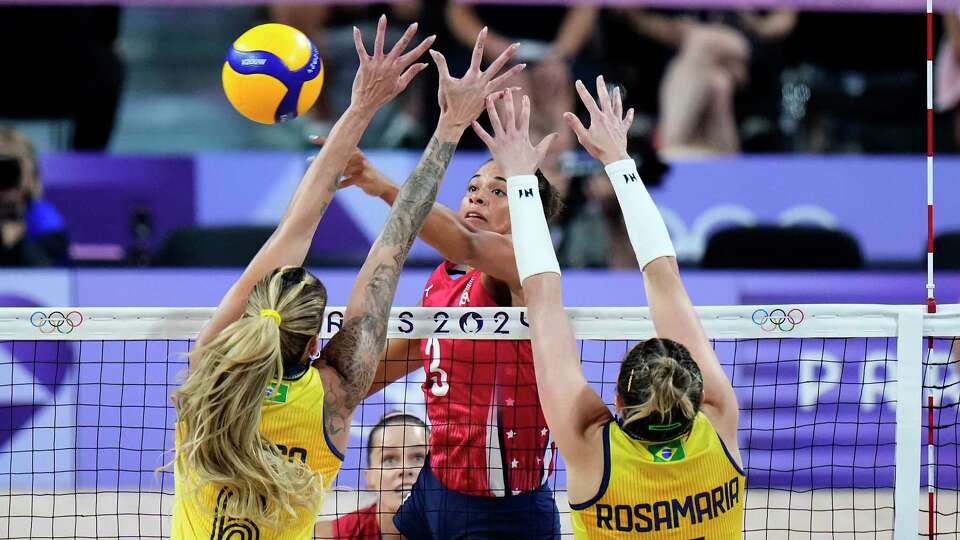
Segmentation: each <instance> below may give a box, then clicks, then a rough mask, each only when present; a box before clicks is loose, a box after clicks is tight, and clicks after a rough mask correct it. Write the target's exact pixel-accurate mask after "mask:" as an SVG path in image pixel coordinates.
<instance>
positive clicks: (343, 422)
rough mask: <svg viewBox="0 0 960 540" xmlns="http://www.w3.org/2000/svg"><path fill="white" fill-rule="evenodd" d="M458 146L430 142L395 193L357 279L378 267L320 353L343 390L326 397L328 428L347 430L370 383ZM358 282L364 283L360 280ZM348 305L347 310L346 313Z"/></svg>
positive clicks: (449, 143)
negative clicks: (412, 255)
mask: <svg viewBox="0 0 960 540" xmlns="http://www.w3.org/2000/svg"><path fill="white" fill-rule="evenodd" d="M456 146H457V145H456V144H455V143H452V142H441V141H438V140H437V138H436V137H434V138H432V139H431V140H430V144H428V145H427V149H426V150H424V153H423V156H422V157H421V158H420V162H419V163H418V164H417V168H416V169H414V170H413V172H412V173H411V174H410V177H409V178H407V181H406V182H404V184H403V186H402V187H401V188H400V192H399V193H398V194H397V198H396V201H395V202H394V204H393V207H392V209H391V211H390V216H389V217H388V218H387V223H386V224H385V225H384V227H383V232H381V233H380V237H379V238H378V239H377V241H376V242H375V243H374V248H373V249H372V250H371V251H370V255H368V256H367V261H366V263H364V267H363V269H361V271H360V275H361V276H364V275H366V274H367V272H368V271H369V265H373V264H376V267H375V268H374V269H373V271H372V272H369V277H368V278H367V282H366V283H365V284H361V285H363V286H364V287H365V290H364V294H363V296H362V298H360V299H358V300H357V301H358V302H359V303H360V307H359V309H355V310H351V311H355V312H356V314H355V315H353V316H351V318H350V319H349V320H347V321H346V322H344V325H343V328H342V329H341V330H340V331H339V332H338V333H337V335H335V336H334V337H333V338H331V340H330V342H329V343H328V344H327V346H326V347H324V348H323V351H322V353H321V358H322V360H323V361H325V362H326V364H327V365H329V366H330V367H332V368H333V369H335V370H336V371H337V372H338V373H339V374H340V377H341V378H342V391H338V392H330V393H329V394H328V395H329V399H328V400H327V406H328V409H327V413H326V417H327V419H328V420H327V429H328V430H330V433H331V434H335V433H336V431H335V430H343V429H347V428H349V427H350V417H351V416H352V414H353V410H354V409H355V408H356V406H357V405H358V404H359V403H360V400H362V399H363V397H364V396H365V395H366V393H367V390H368V389H369V388H370V385H371V384H372V383H373V377H374V375H375V374H376V371H377V365H378V364H379V362H380V360H381V356H382V355H383V352H384V347H385V346H386V341H387V321H388V319H389V316H390V307H391V304H392V303H393V297H394V293H396V290H397V281H398V279H399V277H400V271H401V270H402V269H403V263H404V261H406V258H407V254H408V253H409V252H410V247H411V246H412V245H413V241H414V239H415V238H416V237H417V233H419V232H420V227H421V226H422V225H423V222H424V221H425V220H426V219H427V215H429V214H430V210H431V209H432V208H433V203H434V202H435V201H436V198H437V191H438V190H439V186H440V180H441V179H442V178H443V175H444V173H445V172H446V170H447V165H448V164H449V163H450V160H451V159H452V158H453V153H454V150H455V149H456ZM361 279H362V278H361ZM350 307H351V306H348V310H350Z"/></svg>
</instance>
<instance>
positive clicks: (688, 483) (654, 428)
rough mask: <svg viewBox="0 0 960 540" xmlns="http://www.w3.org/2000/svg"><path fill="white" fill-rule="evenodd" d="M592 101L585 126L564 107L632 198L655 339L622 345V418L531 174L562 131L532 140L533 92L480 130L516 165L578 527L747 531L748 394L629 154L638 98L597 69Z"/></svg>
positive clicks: (516, 221)
mask: <svg viewBox="0 0 960 540" xmlns="http://www.w3.org/2000/svg"><path fill="white" fill-rule="evenodd" d="M576 86H577V92H578V93H579V94H580V97H581V99H582V100H583V103H584V105H586V108H587V110H588V111H589V112H590V127H589V129H587V128H584V127H583V125H582V124H581V123H580V121H579V120H578V119H577V118H576V116H574V115H573V114H571V113H567V114H566V115H565V119H566V121H567V123H568V124H569V125H570V127H571V128H573V130H574V132H575V133H576V135H577V138H578V139H579V141H580V144H581V145H583V146H584V147H585V148H586V149H587V151H588V152H589V153H590V155H592V156H593V157H594V158H596V159H598V160H600V161H602V162H603V164H604V166H605V168H606V171H607V174H608V175H609V177H610V180H611V181H612V182H613V185H614V189H615V191H616V194H617V198H618V199H619V201H620V205H621V208H622V209H623V214H624V220H625V222H626V224H627V230H628V233H629V235H630V240H631V243H632V245H633V248H634V251H635V253H636V256H637V260H638V262H639V263H640V268H641V269H642V270H643V278H644V287H645V289H646V291H647V297H648V299H649V303H650V312H651V315H652V318H653V322H654V326H655V327H656V330H657V335H658V336H659V337H658V338H653V339H649V340H646V341H644V342H641V343H639V344H638V345H637V346H635V347H634V348H633V349H632V350H631V351H630V352H628V353H627V355H626V356H625V357H624V359H623V362H622V364H621V366H620V372H619V375H618V377H617V396H616V409H617V412H618V413H619V418H614V417H612V415H611V413H610V411H609V409H607V407H606V405H605V404H604V403H603V401H601V399H600V396H599V395H597V393H596V392H595V391H594V390H593V389H592V388H591V387H590V385H589V384H588V383H587V380H586V378H585V377H584V375H583V372H582V371H581V367H580V356H579V354H578V349H577V346H576V341H575V339H574V334H573V329H572V326H571V324H570V322H569V320H568V319H567V317H566V315H565V313H564V311H563V304H562V300H561V288H560V287H561V285H560V267H559V264H558V263H557V258H556V254H555V253H554V251H553V245H552V243H551V241H550V234H549V231H548V230H547V224H546V220H545V219H544V214H543V208H542V206H541V204H540V201H539V200H538V197H537V196H536V195H537V189H536V186H537V181H536V177H535V176H533V171H535V170H536V168H537V164H538V163H539V162H540V160H542V159H543V156H544V155H545V153H546V150H547V148H548V147H549V144H550V142H551V137H547V138H545V139H544V140H543V141H541V142H540V144H538V145H537V146H536V147H534V146H533V145H532V144H531V143H530V140H529V121H530V102H529V99H528V98H527V97H526V96H525V97H524V98H523V103H522V106H521V108H520V111H519V114H517V113H516V112H515V107H514V103H513V98H512V96H511V95H507V96H505V98H504V99H505V103H504V107H503V114H502V115H498V114H497V111H496V109H495V108H494V107H493V104H492V103H491V102H489V101H488V104H487V113H488V115H489V116H490V121H491V125H492V127H493V131H494V134H493V136H491V135H489V134H488V133H486V132H485V131H484V130H483V129H482V128H481V127H480V126H479V124H477V123H474V129H475V130H476V131H477V134H478V135H479V136H480V138H481V139H483V141H484V142H485V143H486V144H487V146H488V147H489V148H490V152H491V153H492V154H493V157H494V159H495V160H496V161H497V162H498V163H499V164H500V167H501V169H502V170H503V172H504V174H505V175H506V176H507V177H508V178H507V184H508V198H509V205H510V219H511V221H512V223H513V241H514V245H515V246H516V249H515V250H514V253H515V254H516V259H517V270H518V272H519V274H520V280H521V283H522V284H523V292H524V297H525V298H526V300H527V306H528V313H529V316H530V334H531V338H532V341H533V358H534V365H535V368H536V376H537V389H538V392H539V394H540V400H541V402H542V404H543V411H544V415H545V416H546V419H547V423H548V424H549V426H550V429H551V430H552V431H553V436H554V438H555V439H556V441H557V446H558V447H559V449H560V453H561V455H562V456H563V458H564V460H565V461H566V464H567V488H568V493H569V498H570V507H571V509H572V518H571V519H572V521H573V529H574V534H575V536H576V538H580V539H587V538H634V537H637V536H638V535H647V536H649V537H651V538H658V539H682V540H689V539H691V538H710V539H711V540H712V539H734V538H740V537H741V536H742V532H743V500H744V488H745V480H746V479H745V476H744V473H743V470H742V466H741V461H740V451H739V448H738V446H737V417H738V408H737V399H736V396H735V395H734V393H733V387H732V386H731V384H730V381H729V380H728V379H727V377H726V375H725V374H724V372H723V369H722V368H721V367H720V363H719V361H718V360H717V357H716V355H715V354H714V351H713V349H712V348H711V347H710V342H709V341H708V340H707V337H706V335H705V333H704V331H703V327H702V326H701V325H700V321H699V319H698V318H697V315H696V313H695V312H694V309H693V305H692V304H691V303H690V299H689V298H688V296H687V293H686V290H685V289H684V287H683V283H682V282H681V280H680V274H679V270H678V268H677V262H676V255H675V252H674V249H673V245H672V244H671V242H670V237H669V236H668V235H667V229H666V226H665V225H664V223H663V219H662V218H661V217H660V214H659V212H658V211H657V207H656V205H654V203H653V200H652V199H651V198H650V195H649V194H648V193H647V191H646V189H645V188H644V186H643V182H642V180H641V179H640V177H639V175H638V174H637V168H636V165H635V164H634V162H633V160H631V159H630V158H629V156H628V154H627V151H626V148H627V143H626V134H627V129H628V128H629V127H630V124H631V122H632V120H633V111H632V110H630V111H628V112H627V114H626V115H625V116H624V115H623V113H622V105H621V101H620V94H619V91H615V92H614V93H613V96H610V95H609V94H608V92H607V88H606V85H605V84H604V82H603V78H602V77H600V78H598V79H597V92H598V95H599V100H600V104H599V105H597V103H596V101H594V99H593V98H592V97H591V96H590V94H589V92H588V91H587V90H586V88H585V87H584V86H583V84H582V83H580V82H579V81H577V85H576Z"/></svg>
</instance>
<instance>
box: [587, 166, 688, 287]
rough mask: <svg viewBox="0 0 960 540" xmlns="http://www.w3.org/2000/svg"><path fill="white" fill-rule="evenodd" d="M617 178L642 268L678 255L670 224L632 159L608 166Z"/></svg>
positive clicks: (613, 179) (615, 186) (616, 189)
mask: <svg viewBox="0 0 960 540" xmlns="http://www.w3.org/2000/svg"><path fill="white" fill-rule="evenodd" d="M604 170H606V171H607V176H609V177H610V181H611V182H613V190H614V192H616V194H617V200H618V201H620V209H621V210H623V221H624V222H625V223H626V225H627V235H628V236H629V237H630V244H631V245H632V246H633V251H634V253H635V254H636V256H637V262H638V263H640V269H641V270H643V268H644V267H645V266H647V265H648V264H650V262H651V261H653V260H654V259H658V258H660V257H676V256H677V252H676V251H675V250H674V249H673V242H671V241H670V235H669V234H668V233H667V225H666V224H665V223H664V222H663V217H661V216H660V211H659V210H657V205H656V204H654V202H653V199H651V198H650V194H649V193H647V188H646V187H645V186H644V185H643V181H642V180H641V179H640V174H639V173H638V172H637V164H636V163H634V162H633V160H632V159H622V160H620V161H614V162H613V163H611V164H609V165H607V166H606V167H604Z"/></svg>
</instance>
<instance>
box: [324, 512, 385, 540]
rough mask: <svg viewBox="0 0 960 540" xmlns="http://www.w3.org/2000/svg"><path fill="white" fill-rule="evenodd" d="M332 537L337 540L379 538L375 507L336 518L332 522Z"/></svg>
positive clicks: (373, 539)
mask: <svg viewBox="0 0 960 540" xmlns="http://www.w3.org/2000/svg"><path fill="white" fill-rule="evenodd" d="M333 537H334V538H335V539H337V540H376V539H378V538H380V524H379V523H377V505H376V504H372V505H370V506H368V507H366V508H361V509H359V510H357V511H356V512H350V513H349V514H346V515H344V516H341V517H339V518H337V519H336V520H335V521H334V522H333Z"/></svg>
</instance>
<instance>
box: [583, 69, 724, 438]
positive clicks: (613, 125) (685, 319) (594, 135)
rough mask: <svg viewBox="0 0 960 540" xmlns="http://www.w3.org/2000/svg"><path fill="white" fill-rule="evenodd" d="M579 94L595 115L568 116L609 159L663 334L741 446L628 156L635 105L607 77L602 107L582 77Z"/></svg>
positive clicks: (706, 345) (666, 241)
mask: <svg viewBox="0 0 960 540" xmlns="http://www.w3.org/2000/svg"><path fill="white" fill-rule="evenodd" d="M576 87H577V93H579V94H580V98H581V99H582V100H583V104H584V105H585V106H586V109H587V111H588V112H589V113H590V128H589V129H588V128H585V127H584V126H583V124H581V123H580V120H579V119H578V118H577V117H576V116H575V115H573V114H572V113H566V114H565V115H564V119H565V120H566V121H567V123H568V124H569V125H570V127H571V128H572V129H573V131H574V133H575V134H576V135H577V139H579V141H580V144H581V145H583V147H584V148H586V149H587V151H588V152H589V153H590V155H591V156H593V157H594V158H596V159H598V160H599V161H601V162H603V164H604V166H605V168H606V171H607V175H608V176H609V177H610V180H611V182H613V187H614V191H615V192H616V194H617V199H618V200H619V201H620V207H621V208H622V209H623V217H624V222H625V223H626V226H627V233H628V235H629V236H630V243H631V244H632V245H633V250H634V254H635V255H636V256H637V262H638V264H639V265H640V269H641V270H642V271H643V283H644V288H645V289H646V292H647V300H648V302H649V305H650V314H651V317H652V318H653V324H654V327H655V328H656V330H657V336H658V337H660V338H664V339H671V340H673V341H676V342H678V343H681V344H683V345H684V346H685V347H686V348H687V349H688V350H689V351H690V354H691V355H692V356H693V359H694V361H695V362H696V363H697V365H698V366H699V367H700V371H701V373H702V374H703V404H702V406H701V409H702V410H703V412H704V414H706V415H707V417H708V418H710V420H711V422H712V423H713V425H714V428H716V430H717V432H718V433H719V434H720V436H721V437H723V438H724V440H725V441H726V442H727V443H728V446H731V445H733V448H736V446H735V443H736V433H737V421H738V415H739V411H738V407H737V398H736V395H735V394H734V393H733V386H732V385H731V384H730V380H729V379H728V378H727V376H726V374H725V373H724V372H723V368H722V367H720V361H719V360H718V359H717V355H716V353H715V352H714V350H713V347H711V346H710V341H709V339H707V335H706V332H704V330H703V326H702V325H701V324H700V319H699V318H698V317H697V314H696V311H694V309H693V304H692V303H691V302H690V297H689V296H688V295H687V291H686V288H685V287H684V286H683V282H682V281H681V280H680V271H679V269H678V267H677V259H676V253H675V251H674V249H673V244H672V242H671V241H670V237H669V235H668V234H667V228H666V225H665V224H664V222H663V218H662V217H661V216H660V212H659V210H657V207H656V205H655V204H654V202H653V199H651V198H650V195H649V194H648V193H647V190H646V188H645V187H644V186H643V181H642V180H641V179H640V175H639V174H638V173H637V167H636V164H635V163H634V162H633V160H631V159H630V157H629V155H628V154H627V143H626V135H627V130H628V129H629V127H630V124H631V123H632V121H633V109H630V110H629V111H627V114H626V115H623V113H622V111H623V105H622V104H621V99H620V91H619V89H617V90H615V91H614V93H613V96H610V94H609V93H608V92H607V87H606V84H605V83H604V80H603V77H602V76H600V77H598V78H597V95H598V97H599V101H600V102H599V105H598V104H597V102H596V101H595V100H594V99H593V97H592V96H591V95H590V93H589V92H588V91H587V89H586V87H584V85H583V83H582V82H580V81H577V84H576Z"/></svg>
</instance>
